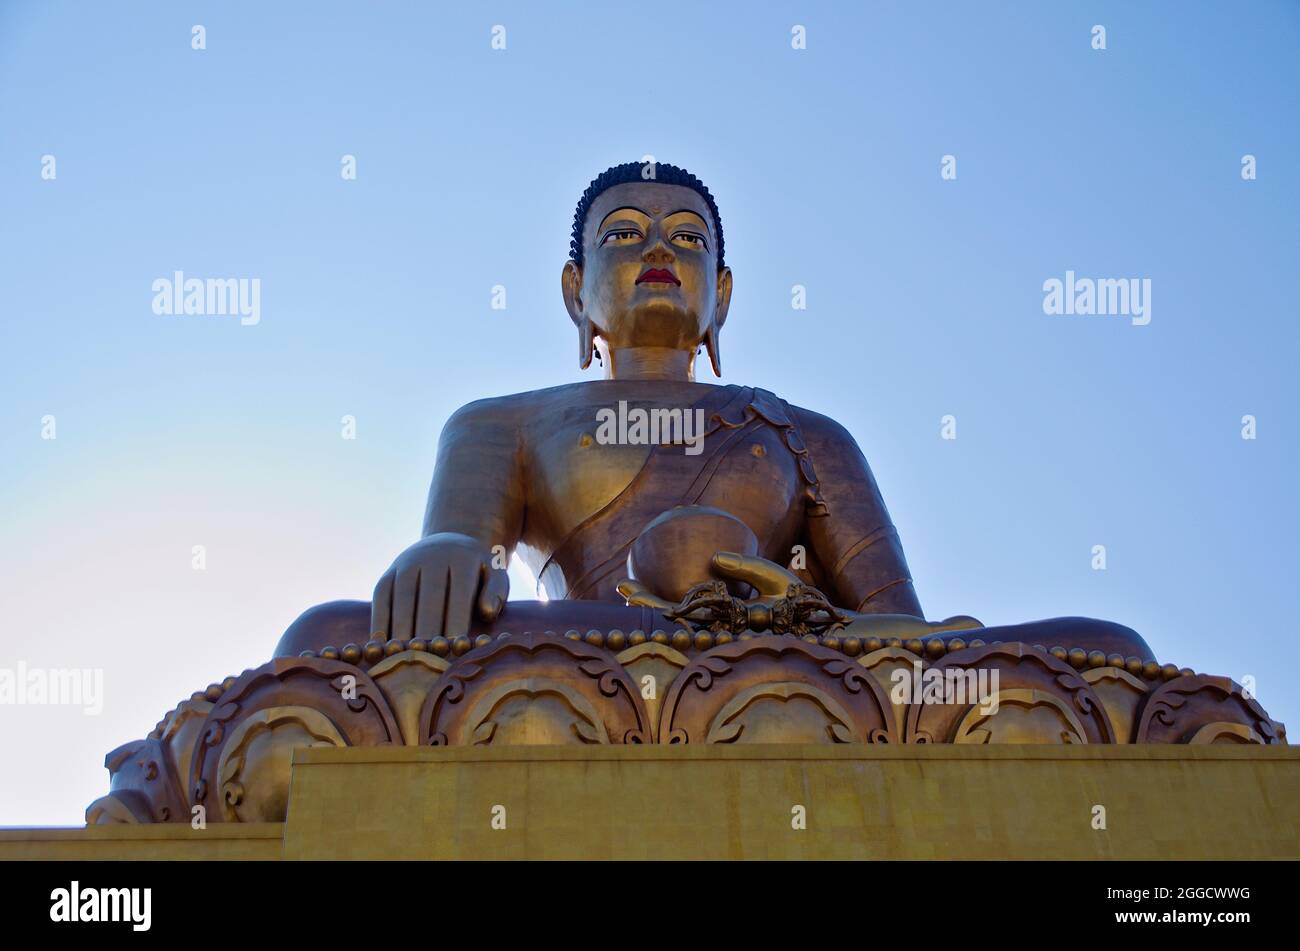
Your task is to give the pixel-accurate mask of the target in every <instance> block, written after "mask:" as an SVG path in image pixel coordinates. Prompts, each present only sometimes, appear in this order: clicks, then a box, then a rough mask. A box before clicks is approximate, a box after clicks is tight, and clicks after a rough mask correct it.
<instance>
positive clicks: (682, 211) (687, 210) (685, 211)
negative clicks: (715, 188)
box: [664, 208, 709, 231]
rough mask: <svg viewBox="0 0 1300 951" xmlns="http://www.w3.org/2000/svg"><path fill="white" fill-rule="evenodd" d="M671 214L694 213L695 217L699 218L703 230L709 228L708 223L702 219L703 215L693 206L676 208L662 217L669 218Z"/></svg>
mask: <svg viewBox="0 0 1300 951" xmlns="http://www.w3.org/2000/svg"><path fill="white" fill-rule="evenodd" d="M673 215H694V216H695V217H696V218H699V219H700V224H702V225H704V230H705V231H708V230H709V223H708V222H707V221H705V220H704V216H703V215H701V214H700V213H699V212H698V211H696V210H695V209H693V208H678V209H677V210H676V211H674V212H670V213H669V214H666V215H664V217H665V218H671V217H672V216H673Z"/></svg>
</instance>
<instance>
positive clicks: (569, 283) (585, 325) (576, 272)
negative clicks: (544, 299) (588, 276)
mask: <svg viewBox="0 0 1300 951" xmlns="http://www.w3.org/2000/svg"><path fill="white" fill-rule="evenodd" d="M560 290H561V292H562V293H563V294H564V308H565V310H567V311H568V312H569V319H570V320H572V321H573V323H574V325H575V326H576V327H577V328H578V369H580V370H585V369H587V367H589V366H591V354H592V352H593V351H594V350H595V346H594V343H595V341H594V340H593V339H592V338H593V332H592V329H591V320H590V319H589V318H588V317H587V316H586V314H585V313H584V312H583V307H582V268H581V267H580V266H579V265H578V263H577V262H576V261H565V262H564V270H563V271H562V272H560Z"/></svg>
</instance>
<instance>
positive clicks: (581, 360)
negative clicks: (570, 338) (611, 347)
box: [578, 318, 595, 370]
mask: <svg viewBox="0 0 1300 951" xmlns="http://www.w3.org/2000/svg"><path fill="white" fill-rule="evenodd" d="M594 350H595V346H594V344H593V341H592V332H591V321H590V320H587V319H586V318H583V319H582V320H580V321H579V322H578V369H579V370H585V369H587V367H589V366H591V354H592V352H593V351H594Z"/></svg>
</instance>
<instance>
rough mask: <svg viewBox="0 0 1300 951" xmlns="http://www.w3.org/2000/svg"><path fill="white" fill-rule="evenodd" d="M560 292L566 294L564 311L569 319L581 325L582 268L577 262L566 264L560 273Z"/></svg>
mask: <svg viewBox="0 0 1300 951" xmlns="http://www.w3.org/2000/svg"><path fill="white" fill-rule="evenodd" d="M560 292H561V293H562V294H564V309H565V310H567V311H568V312H569V319H570V320H572V321H573V322H574V323H575V324H581V323H582V321H583V320H584V319H585V318H584V317H583V316H582V266H581V265H579V264H578V262H577V261H574V260H568V261H565V262H564V270H562V271H561V272H560Z"/></svg>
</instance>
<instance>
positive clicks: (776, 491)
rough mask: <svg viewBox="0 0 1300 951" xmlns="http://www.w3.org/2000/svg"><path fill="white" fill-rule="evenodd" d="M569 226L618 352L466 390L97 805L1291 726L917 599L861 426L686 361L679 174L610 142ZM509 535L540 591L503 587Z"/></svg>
mask: <svg viewBox="0 0 1300 951" xmlns="http://www.w3.org/2000/svg"><path fill="white" fill-rule="evenodd" d="M571 248H572V250H571V259H570V260H569V261H568V262H566V263H565V265H564V268H563V271H562V274H561V288H562V290H563V295H564V302H565V306H566V307H567V309H568V312H569V316H570V317H571V318H572V320H573V323H574V325H575V327H576V328H577V334H578V360H579V364H580V365H581V366H582V367H584V368H585V367H588V366H589V365H590V363H591V361H592V358H593V356H594V355H599V359H600V362H601V363H602V364H603V366H604V368H605V379H603V380H599V381H595V382H585V383H576V384H571V385H568V386H559V387H555V388H552V389H547V390H541V391H539V392H534V393H523V394H519V395H515V396H505V397H499V398H496V399H488V400H481V401H479V402H475V403H471V404H469V405H468V406H465V407H463V408H461V409H460V410H458V411H457V412H456V413H455V414H454V415H453V416H452V418H451V419H450V420H449V421H448V422H447V425H446V427H445V429H444V430H443V433H442V439H441V442H440V444H439V448H438V459H437V464H436V467H435V470H434V474H433V484H432V487H431V488H430V490H429V503H428V507H427V510H426V512H425V517H424V534H423V537H422V538H421V539H420V540H419V541H418V542H416V543H415V544H414V545H412V546H411V547H410V548H408V549H407V550H406V551H404V552H402V553H401V554H400V555H399V556H398V557H397V559H396V560H395V561H394V562H393V564H392V566H391V567H390V568H389V569H388V570H387V571H386V572H384V574H383V576H382V577H381V578H380V579H379V583H378V584H377V585H376V586H375V591H374V597H373V600H372V601H370V602H365V601H334V602H331V603H329V604H323V605H320V606H318V607H315V608H312V609H310V610H308V611H307V612H305V613H304V614H303V615H302V616H301V617H299V618H298V620H296V621H295V622H294V623H293V624H292V625H290V627H289V629H288V630H287V631H286V632H285V633H284V636H283V637H282V638H281V640H280V643H279V645H278V647H277V648H276V651H275V656H274V657H273V658H272V659H271V660H270V661H268V662H266V663H263V664H261V665H260V666H258V667H256V668H250V669H248V670H246V671H244V672H243V673H242V674H240V675H238V676H231V677H227V678H225V679H224V680H222V681H219V682H214V683H212V684H210V685H209V686H208V687H207V689H206V690H202V691H198V692H196V693H194V694H193V695H192V696H191V697H190V698H189V699H188V700H182V701H181V703H180V704H179V705H177V707H176V708H175V709H173V710H172V711H171V712H170V713H168V714H166V715H165V716H164V717H163V719H162V720H161V721H160V722H159V723H158V725H157V726H156V727H155V728H154V729H153V730H152V731H151V732H150V733H149V735H148V736H146V737H145V738H144V739H142V740H135V741H132V742H130V743H127V744H125V745H123V746H120V747H118V748H117V749H115V750H113V751H112V752H111V753H109V754H108V757H107V758H106V760H105V765H106V766H107V767H108V770H109V773H110V777H111V778H110V789H109V792H108V794H107V795H105V796H102V797H100V798H99V799H97V800H96V801H95V802H93V803H92V804H91V805H90V807H89V808H88V809H87V812H86V819H87V822H88V823H90V824H99V823H137V822H185V821H189V820H190V817H191V816H193V815H197V814H202V815H206V816H207V818H208V821H220V822H278V821H282V820H283V819H284V817H285V815H286V814H287V809H288V806H287V803H288V797H289V795H290V786H291V784H290V775H291V772H292V764H293V760H294V757H295V755H297V754H295V750H297V749H300V748H302V747H304V746H306V747H310V746H326V747H330V746H332V747H374V746H393V745H405V746H471V745H473V746H477V745H484V744H494V745H506V746H513V745H536V744H543V745H552V744H559V743H566V744H575V743H576V744H642V743H657V744H667V745H674V744H703V745H706V746H707V745H709V744H729V743H786V744H800V745H802V744H814V743H848V744H878V743H884V744H888V743H905V744H906V743H975V744H989V743H993V744H1001V743H1016V744H1023V743H1069V744H1079V743H1090V744H1099V743H1103V744H1111V743H1138V744H1151V743H1187V744H1193V745H1196V744H1206V743H1215V744H1227V743H1233V744H1240V743H1250V744H1280V743H1285V742H1286V733H1285V728H1284V727H1283V725H1282V724H1280V723H1277V722H1276V721H1274V720H1272V719H1271V718H1270V717H1269V716H1268V714H1267V713H1266V712H1265V711H1264V710H1263V708H1262V707H1260V705H1259V704H1258V702H1257V701H1256V700H1255V699H1254V698H1253V696H1251V694H1250V693H1249V692H1248V691H1246V690H1244V689H1243V688H1242V687H1240V686H1239V685H1237V684H1234V683H1233V682H1232V681H1231V680H1229V679H1228V678H1225V677H1214V676H1210V675H1205V674H1197V673H1195V672H1194V671H1192V670H1191V669H1190V668H1179V667H1177V666H1175V665H1174V664H1171V663H1166V664H1163V665H1161V664H1158V663H1157V662H1156V660H1155V659H1154V657H1153V656H1152V654H1151V651H1150V649H1149V648H1148V647H1147V645H1146V643H1145V642H1144V641H1143V640H1142V638H1141V637H1139V636H1138V635H1137V634H1136V633H1135V632H1134V631H1132V630H1130V629H1129V628H1126V627H1123V626H1121V625H1119V624H1112V623H1108V622H1104V621H1096V620H1091V619H1088V618H1055V619H1052V620H1046V621H1036V622H1032V623H1028V624H1019V625H1012V626H1005V627H993V628H985V627H982V626H981V625H980V623H979V622H978V621H976V620H975V619H974V618H972V617H967V616H959V617H953V618H948V619H946V620H944V621H939V622H931V621H927V620H926V619H925V616H924V615H923V614H922V612H921V605H920V603H919V601H918V600H917V596H916V591H915V589H914V588H913V585H912V579H911V576H910V575H909V573H908V570H907V562H906V560H905V559H904V557H903V549H902V545H901V543H900V542H899V538H898V533H897V532H896V531H895V530H894V526H893V524H892V522H891V521H890V518H889V513H888V512H887V510H886V509H885V503H884V500H883V499H882V498H881V495H880V491H879V489H878V488H877V487H876V483H875V480H874V479H873V478H872V475H871V470H870V469H869V468H868V466H867V462H866V460H865V459H864V458H863V456H862V453H861V452H860V451H859V449H858V447H857V445H856V444H855V443H854V441H853V437H852V436H850V435H849V434H848V433H847V432H846V431H845V430H844V428H843V427H842V426H840V425H839V424H837V423H835V422H834V421H832V420H830V419H828V418H827V417H825V416H821V415H819V414H817V413H814V412H811V411H810V410H806V409H802V408H800V407H797V406H790V405H789V404H787V403H785V402H784V401H782V400H781V399H780V398H778V397H777V396H775V395H773V394H772V393H769V392H767V391H766V390H761V389H757V388H753V387H742V386H716V385H711V384H707V383H699V382H696V380H695V359H696V357H697V356H698V355H699V354H701V353H703V352H707V353H708V357H709V362H710V363H711V364H712V367H713V370H714V372H715V373H719V372H720V371H721V364H722V356H721V355H722V351H721V347H720V344H719V340H720V337H721V333H722V329H723V326H724V324H725V323H726V319H727V313H728V308H729V304H730V302H731V288H732V274H731V271H730V269H728V268H727V266H726V265H725V263H724V258H723V239H722V223H721V220H720V218H719V216H718V209H717V205H716V204H715V203H714V200H713V197H712V195H710V193H709V191H708V189H707V188H705V187H704V185H703V184H702V183H701V182H700V181H699V180H698V179H696V178H695V177H694V176H693V175H691V174H689V173H688V172H685V171H683V170H682V169H680V168H676V167H674V166H671V165H663V164H660V165H657V166H655V167H653V168H647V167H643V166H641V165H638V164H627V165H619V166H616V167H614V168H611V169H610V170H608V171H607V172H604V173H603V174H602V175H600V176H599V177H598V178H597V179H596V180H595V181H594V182H592V184H591V186H590V187H589V188H588V189H587V191H586V192H585V193H584V194H583V196H582V199H581V201H580V202H579V203H578V208H577V213H576V214H575V216H574V226H573V241H572V246H571ZM516 554H517V555H518V556H519V557H520V558H522V559H523V561H524V562H525V563H526V564H527V565H528V566H529V567H530V568H531V569H532V571H533V572H534V574H535V575H536V577H537V578H538V579H539V584H540V585H541V586H542V587H543V588H544V589H545V591H546V592H547V593H548V594H549V596H550V597H549V600H546V601H522V600H521V601H509V602H508V601H507V600H506V597H507V594H508V588H509V585H508V582H507V574H506V571H505V568H506V565H507V563H508V559H509V558H510V557H512V556H514V555H516ZM1049 645H1050V646H1049ZM982 678H983V679H982ZM909 685H911V686H910V689H909ZM939 688H942V689H939ZM931 691H937V692H934V693H932V692H931Z"/></svg>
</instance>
